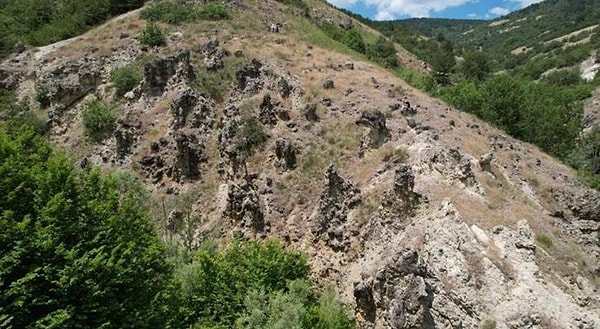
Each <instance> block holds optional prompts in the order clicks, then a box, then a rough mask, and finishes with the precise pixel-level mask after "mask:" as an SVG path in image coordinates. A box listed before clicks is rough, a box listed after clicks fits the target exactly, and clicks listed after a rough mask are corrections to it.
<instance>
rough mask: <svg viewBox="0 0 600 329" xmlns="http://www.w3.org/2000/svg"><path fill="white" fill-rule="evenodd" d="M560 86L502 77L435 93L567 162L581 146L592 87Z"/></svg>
mask: <svg viewBox="0 0 600 329" xmlns="http://www.w3.org/2000/svg"><path fill="white" fill-rule="evenodd" d="M560 81H562V80H561V79H558V80H557V82H554V80H553V79H552V80H549V81H543V82H531V81H526V80H522V79H519V78H516V77H513V76H510V75H506V74H499V75H494V76H492V77H490V78H488V79H486V80H485V81H483V83H479V82H475V81H469V80H460V81H457V82H455V83H454V85H452V86H448V87H445V88H441V89H439V90H438V91H437V92H438V93H439V96H441V97H442V98H443V99H445V100H446V101H448V102H449V103H451V104H453V105H455V106H456V107H458V108H460V109H462V110H464V111H467V112H470V113H473V114H476V115H477V116H479V117H480V118H482V119H484V120H486V121H488V122H491V123H493V124H495V125H496V126H498V127H500V128H502V129H504V130H505V131H506V132H508V133H509V134H511V135H512V136H514V137H517V138H519V139H522V140H524V141H527V142H531V143H534V144H536V145H538V146H539V147H541V148H542V149H543V150H545V151H546V152H548V153H549V154H551V155H554V156H556V157H558V158H560V159H563V160H566V159H567V158H569V157H570V156H571V153H572V152H573V150H574V149H576V146H577V145H578V142H577V140H578V136H579V134H580V133H581V130H582V115H583V103H582V101H583V100H584V99H585V98H587V97H589V96H590V91H591V87H590V86H589V85H588V84H584V83H583V82H581V80H578V81H577V83H575V84H570V85H568V86H567V85H563V84H561V83H560ZM596 147H597V146H596ZM584 158H585V159H590V157H589V156H584Z"/></svg>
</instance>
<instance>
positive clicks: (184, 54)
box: [142, 50, 196, 97]
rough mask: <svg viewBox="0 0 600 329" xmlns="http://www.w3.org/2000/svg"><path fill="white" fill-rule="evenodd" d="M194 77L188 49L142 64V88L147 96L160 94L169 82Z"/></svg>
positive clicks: (188, 81) (187, 80) (182, 80)
mask: <svg viewBox="0 0 600 329" xmlns="http://www.w3.org/2000/svg"><path fill="white" fill-rule="evenodd" d="M195 78H196V74H195V73H194V69H193V67H192V65H191V63H190V52H189V51H188V50H185V51H181V52H179V53H175V54H173V55H169V56H167V57H164V58H158V59H155V60H153V61H151V62H148V63H146V65H144V81H143V83H142V86H143V87H142V89H143V91H144V93H145V94H146V95H147V96H152V97H154V96H160V95H162V94H163V92H164V91H165V88H166V87H167V85H169V84H174V83H178V82H183V83H190V82H192V81H193V80H194V79H195Z"/></svg>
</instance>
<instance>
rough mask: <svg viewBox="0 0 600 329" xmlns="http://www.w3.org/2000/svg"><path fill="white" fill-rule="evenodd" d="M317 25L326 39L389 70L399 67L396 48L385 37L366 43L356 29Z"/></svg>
mask: <svg viewBox="0 0 600 329" xmlns="http://www.w3.org/2000/svg"><path fill="white" fill-rule="evenodd" d="M318 24H319V27H320V28H321V30H322V31H323V32H324V33H325V34H326V35H327V36H328V37H330V38H331V39H333V40H335V41H337V42H340V43H342V44H344V45H346V46H347V47H348V48H350V49H352V50H354V51H356V52H358V53H361V54H363V55H366V56H367V57H368V58H369V59H370V60H372V61H374V62H377V63H379V64H380V65H383V66H384V67H386V68H389V69H397V68H399V67H400V60H399V59H398V56H396V46H395V45H394V43H393V42H392V41H390V40H389V39H387V38H386V37H384V36H379V37H378V38H377V39H376V40H375V41H374V42H373V43H368V42H366V41H365V38H364V36H363V32H361V30H360V29H359V28H358V27H351V28H349V29H346V30H344V29H342V28H340V27H339V26H337V25H335V24H331V23H326V22H319V23H318Z"/></svg>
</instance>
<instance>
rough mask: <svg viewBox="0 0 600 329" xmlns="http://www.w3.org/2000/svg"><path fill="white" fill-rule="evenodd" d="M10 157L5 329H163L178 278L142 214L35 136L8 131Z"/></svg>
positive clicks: (109, 184)
mask: <svg viewBox="0 0 600 329" xmlns="http://www.w3.org/2000/svg"><path fill="white" fill-rule="evenodd" d="M0 154H1V155H0V158H1V159H2V161H0V172H1V173H2V175H1V176H2V179H1V180H0V190H2V191H3V193H0V208H1V209H2V213H1V214H0V246H2V247H1V250H2V252H0V263H1V264H2V270H1V271H0V323H1V324H0V327H2V328H155V327H161V324H160V320H161V319H156V318H154V316H153V314H154V310H153V308H152V307H153V304H152V303H150V301H152V300H153V299H154V297H155V296H156V295H157V294H158V293H159V292H160V291H161V290H162V289H164V286H165V284H166V283H167V282H168V280H167V279H168V277H169V275H170V269H169V267H168V266H167V264H166V263H165V260H164V249H163V247H162V243H161V242H160V241H159V239H158V237H157V236H156V233H155V231H154V228H153V226H152V224H151V223H150V221H149V217H148V214H147V213H146V212H145V210H143V208H142V207H141V205H140V204H138V203H137V202H136V200H135V199H134V198H132V197H131V195H130V194H129V193H126V194H123V195H121V196H119V195H118V193H117V192H116V190H115V182H114V178H112V177H108V178H107V177H104V176H102V175H101V174H100V172H99V170H82V171H80V170H77V169H75V166H74V165H73V163H72V161H70V160H68V159H66V158H65V156H63V155H60V154H55V153H54V152H52V150H51V148H50V146H49V145H48V143H47V142H46V141H45V138H44V137H43V136H39V135H36V134H35V133H34V132H33V130H31V129H23V130H22V131H21V132H20V133H19V134H18V135H12V134H7V133H5V132H4V131H3V129H2V128H0Z"/></svg>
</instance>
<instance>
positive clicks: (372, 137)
mask: <svg viewBox="0 0 600 329" xmlns="http://www.w3.org/2000/svg"><path fill="white" fill-rule="evenodd" d="M385 121H386V120H385V116H384V115H383V113H381V112H380V111H363V112H362V113H361V115H360V118H358V120H356V124H357V125H359V126H362V127H367V128H369V132H368V135H366V136H365V137H364V138H363V145H367V147H369V148H379V147H380V146H381V145H383V144H384V143H386V142H388V141H389V140H390V138H391V134H390V130H389V129H388V128H387V127H386V125H385Z"/></svg>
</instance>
